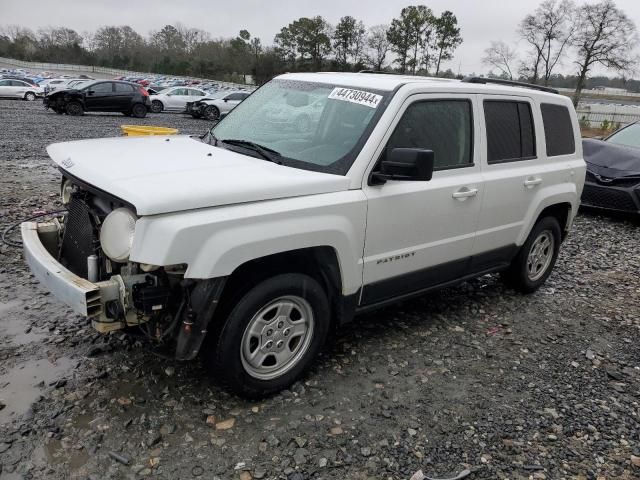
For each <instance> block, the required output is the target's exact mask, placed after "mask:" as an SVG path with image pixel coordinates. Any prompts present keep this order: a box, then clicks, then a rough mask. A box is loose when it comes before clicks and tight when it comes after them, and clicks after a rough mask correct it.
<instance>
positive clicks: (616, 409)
mask: <svg viewBox="0 0 640 480" xmlns="http://www.w3.org/2000/svg"><path fill="white" fill-rule="evenodd" d="M123 123H140V124H153V125H165V126H171V127H176V128H179V129H180V130H181V131H182V132H185V133H197V132H201V131H204V129H205V128H207V122H204V121H197V120H192V119H191V118H185V117H183V116H181V115H167V114H161V115H154V116H150V117H148V118H147V119H144V120H134V119H130V118H125V117H122V116H120V115H109V114H104V115H97V114H92V115H86V116H84V117H67V116H59V115H55V114H53V113H50V112H45V111H44V110H43V109H42V107H41V105H40V104H39V103H31V104H30V103H26V102H19V101H2V102H0V125H1V126H2V129H0V162H2V163H1V164H2V170H1V171H2V176H1V177H0V199H1V200H0V201H1V203H0V227H2V228H4V227H5V226H6V225H9V224H10V223H12V222H15V221H17V220H20V219H21V218H23V217H26V216H29V215H32V214H33V213H34V212H37V211H40V210H50V209H55V208H56V207H59V205H58V204H57V202H58V193H57V191H58V175H57V172H56V170H55V169H54V168H53V167H52V166H51V164H50V162H49V160H48V157H47V155H46V153H45V150H44V149H45V146H46V145H47V144H49V143H52V142H54V141H62V140H72V139H78V138H91V137H100V136H105V137H106V136H116V135H119V128H118V127H119V125H120V124H123ZM639 240H640V226H639V225H638V223H637V222H632V221H630V220H628V219H621V218H609V217H603V216H597V215H594V214H592V213H581V214H580V216H579V217H578V218H577V220H576V224H575V228H574V230H573V231H572V233H571V235H570V237H569V239H568V240H567V242H566V243H565V244H564V245H563V248H562V250H561V253H560V257H559V260H558V264H557V266H556V270H555V272H554V273H553V275H552V276H551V277H550V279H549V280H548V282H547V284H546V285H545V287H543V288H542V289H541V290H540V291H539V292H538V293H536V294H534V295H531V296H521V295H519V294H516V293H515V292H513V291H510V290H506V289H505V288H504V287H502V285H501V284H500V282H499V281H498V279H497V278H496V277H495V276H485V277H482V278H480V279H477V280H474V281H472V282H468V283H465V284H462V285H460V286H458V287H455V288H449V289H446V290H444V291H441V292H439V293H436V294H433V295H429V296H426V297H423V298H420V299H417V300H414V301H411V302H405V303H402V304H399V305H396V306H392V307H388V308H386V309H384V310H379V311H377V312H375V313H372V314H368V315H365V316H361V317H359V318H357V319H356V320H355V321H354V322H353V324H351V325H350V326H348V327H347V328H346V329H345V330H344V331H342V332H341V333H340V335H339V336H338V338H337V339H336V341H335V343H334V344H333V345H332V346H331V347H330V348H328V349H327V351H326V352H325V353H324V355H323V357H322V358H321V359H320V360H319V361H318V362H317V364H316V366H315V368H314V369H313V370H312V371H311V372H310V373H309V374H308V375H307V377H306V378H305V379H304V381H302V382H299V383H297V384H296V385H294V386H293V387H292V388H291V389H290V390H287V391H284V392H282V393H281V394H280V395H277V396H275V397H272V398H270V399H267V400H264V401H262V402H256V403H250V402H247V401H244V400H241V399H238V398H236V397H232V396H229V395H228V394H226V393H225V392H223V391H221V390H220V389H218V388H217V387H216V386H215V384H214V383H213V382H211V381H210V380H209V379H208V378H207V376H206V375H205V372H204V371H203V370H202V368H201V367H200V365H199V363H198V362H193V363H187V364H177V363H175V362H173V361H171V360H167V359H163V358H159V357H157V356H155V355H154V354H152V353H151V352H150V351H149V349H148V348H147V347H146V345H144V344H142V343H141V342H140V341H138V340H136V339H133V338H130V337H127V336H124V335H123V334H121V333H117V334H115V335H110V336H100V335H98V334H96V333H94V332H93V331H92V330H91V328H90V326H89V325H88V324H87V323H86V322H85V321H84V320H83V319H82V318H79V317H78V316H76V315H74V314H73V313H71V312H70V311H69V310H68V309H67V308H65V307H64V306H62V305H61V304H60V303H58V302H57V301H56V300H55V299H53V298H52V297H51V296H50V295H48V294H47V292H45V291H44V290H43V289H42V288H41V287H39V285H38V284H37V282H36V281H35V280H34V279H33V277H31V276H30V275H29V273H28V270H27V268H26V267H25V265H24V262H23V259H22V257H21V254H20V251H19V250H16V249H12V248H7V247H5V246H0V317H1V321H0V398H2V399H3V400H2V402H3V403H2V405H4V408H3V409H1V410H0V471H1V472H2V473H0V479H2V480H5V479H18V478H34V479H35V478H38V479H40V478H46V479H68V478H72V479H87V478H89V479H128V478H131V479H136V478H141V477H147V476H148V477H151V478H162V479H191V478H203V479H241V480H248V479H252V478H273V479H276V478H278V479H290V480H302V479H406V480H408V479H409V478H410V477H411V476H412V475H413V474H414V473H415V472H417V471H419V470H422V471H423V472H424V474H425V475H428V476H433V477H438V478H440V477H452V476H455V475H456V474H457V473H460V472H461V471H463V470H465V469H468V470H470V471H471V474H470V475H469V476H468V477H467V478H471V479H496V478H505V479H506V478H509V479H528V478H534V479H542V478H549V479H561V478H567V479H568V478H575V479H611V478H620V479H632V478H639V477H640V425H639V418H640V404H639V403H638V402H639V401H640V395H639V392H640V390H639V388H640V356H639V355H638V354H639V348H638V346H637V345H638V343H637V338H638V329H639V327H640V317H639V313H640V275H639V273H640V259H639V257H638V254H637V252H638V242H639ZM0 408H2V407H1V406H0Z"/></svg>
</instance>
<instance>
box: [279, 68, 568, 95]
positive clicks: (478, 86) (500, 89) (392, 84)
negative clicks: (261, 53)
mask: <svg viewBox="0 0 640 480" xmlns="http://www.w3.org/2000/svg"><path fill="white" fill-rule="evenodd" d="M277 78H278V79H283V80H300V81H306V82H318V83H329V84H335V85H342V86H345V87H352V88H368V89H372V90H382V91H392V90H394V89H396V88H397V87H400V86H402V85H407V84H415V85H421V86H424V87H425V89H428V90H433V91H434V92H443V91H447V92H451V93H454V92H459V93H486V94H509V95H522V94H523V93H526V94H527V95H531V96H534V95H535V96H553V97H556V98H557V96H558V95H557V94H553V93H547V92H542V91H537V90H533V89H528V88H524V87H517V86H507V85H498V84H490V83H487V84H482V83H467V82H461V81H460V80H457V79H450V78H436V77H422V76H418V75H395V74H384V73H351V72H319V73H287V74H284V75H280V76H279V77H277Z"/></svg>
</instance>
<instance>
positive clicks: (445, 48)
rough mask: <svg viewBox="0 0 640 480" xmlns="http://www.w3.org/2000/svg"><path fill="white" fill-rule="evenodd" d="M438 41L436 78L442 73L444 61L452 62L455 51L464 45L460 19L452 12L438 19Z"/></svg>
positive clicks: (444, 13)
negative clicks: (459, 24) (441, 68)
mask: <svg viewBox="0 0 640 480" xmlns="http://www.w3.org/2000/svg"><path fill="white" fill-rule="evenodd" d="M435 23H436V39H435V45H436V48H437V50H438V59H437V62H436V76H437V75H438V74H439V73H440V66H441V63H442V61H443V60H451V59H452V58H453V51H454V50H455V49H456V48H458V47H459V46H460V44H461V43H462V37H461V36H460V27H458V19H457V18H456V16H455V15H454V14H453V13H452V12H450V11H448V10H447V11H445V12H442V15H440V17H438V18H437V19H436V22H435Z"/></svg>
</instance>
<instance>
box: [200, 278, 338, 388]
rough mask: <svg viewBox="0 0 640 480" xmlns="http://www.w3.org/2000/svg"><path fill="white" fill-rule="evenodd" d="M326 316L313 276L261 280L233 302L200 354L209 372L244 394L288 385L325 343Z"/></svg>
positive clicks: (326, 303) (326, 304) (322, 296)
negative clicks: (211, 338)
mask: <svg viewBox="0 0 640 480" xmlns="http://www.w3.org/2000/svg"><path fill="white" fill-rule="evenodd" d="M329 315H330V313H329V301H328V299H327V295H326V293H325V291H324V289H323V288H322V287H321V286H320V284H319V283H318V282H317V281H316V280H314V279H313V278H311V277H309V276H307V275H303V274H298V273H290V274H282V275H277V276H275V277H272V278H269V279H267V280H264V281H263V282H261V283H259V284H258V285H256V286H255V287H253V288H251V289H250V290H249V291H248V292H247V293H246V294H245V295H244V296H243V297H242V298H241V299H240V300H239V301H238V302H237V303H236V304H235V306H234V307H233V309H232V310H231V312H230V313H229V315H228V316H227V318H226V319H225V320H224V323H223V324H222V325H221V328H219V330H218V333H217V335H216V337H215V341H214V342H212V344H213V345H212V349H211V350H210V351H208V352H206V353H205V356H206V358H205V361H206V363H207V364H208V367H209V370H210V372H211V375H212V376H213V377H214V378H216V379H217V380H219V381H220V382H221V383H222V384H223V385H225V386H226V387H228V388H230V389H231V390H233V391H235V392H236V393H238V394H239V395H242V396H245V397H249V398H259V397H263V396H265V395H269V394H272V393H275V392H278V391H280V390H282V389H284V388H286V387H288V386H289V385H291V384H292V383H294V382H295V381H296V380H297V379H298V378H300V376H301V375H302V374H303V373H304V372H305V370H307V368H309V366H310V365H311V362H312V361H313V360H314V358H315V357H316V356H317V354H318V353H319V351H320V349H321V348H322V346H323V345H324V342H325V340H326V338H327V333H328V331H329V320H330V318H329Z"/></svg>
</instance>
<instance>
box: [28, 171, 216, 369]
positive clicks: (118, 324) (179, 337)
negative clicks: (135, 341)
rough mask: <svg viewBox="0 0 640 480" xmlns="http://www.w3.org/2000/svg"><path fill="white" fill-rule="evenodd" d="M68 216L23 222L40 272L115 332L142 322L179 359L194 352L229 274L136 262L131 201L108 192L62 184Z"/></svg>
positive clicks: (59, 293) (97, 324)
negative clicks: (212, 275) (203, 276)
mask: <svg viewBox="0 0 640 480" xmlns="http://www.w3.org/2000/svg"><path fill="white" fill-rule="evenodd" d="M62 197H63V203H64V204H65V206H66V207H67V212H68V213H67V214H66V215H65V216H64V217H60V218H56V219H54V220H52V221H48V222H40V223H35V222H26V223H23V224H22V238H23V245H24V253H25V258H26V260H27V263H28V264H29V266H30V268H31V271H32V272H33V274H34V275H35V276H36V277H37V278H38V279H39V280H40V281H41V282H42V283H43V284H44V285H45V286H46V287H47V288H48V289H49V290H50V291H51V292H52V293H53V294H54V295H55V296H56V297H58V298H59V299H60V300H62V301H63V302H64V303H66V304H67V305H68V306H70V307H71V308H72V309H73V310H74V311H75V312H76V313H78V314H80V315H83V316H86V317H88V318H90V319H91V323H92V325H93V327H94V328H95V329H96V330H97V331H99V332H101V333H108V332H111V331H114V330H121V329H126V328H131V327H136V328H137V329H139V331H141V332H142V333H144V335H145V336H146V337H148V338H149V339H150V340H151V341H153V342H154V343H155V344H158V345H163V346H166V347H171V348H172V349H173V350H175V356H176V358H178V359H180V360H189V359H192V358H194V357H195V356H196V355H197V353H198V351H199V349H200V346H201V344H202V342H203V340H204V338H205V336H206V333H207V327H208V323H209V321H210V319H211V318H212V317H213V314H214V312H215V309H216V306H217V304H218V300H219V298H220V295H221V293H222V289H223V287H224V283H225V279H224V278H216V279H208V280H202V281H196V280H190V279H185V278H184V273H185V271H186V265H170V266H155V265H147V264H141V263H136V262H132V261H130V260H129V252H130V250H131V243H132V239H133V233H134V231H135V220H136V217H135V212H134V210H133V208H132V207H131V206H130V205H127V204H125V203H124V202H122V201H120V200H118V199H115V198H110V197H109V196H108V195H106V194H101V193H100V192H98V193H95V192H90V191H88V190H85V189H81V188H79V187H78V186H76V185H75V184H74V183H72V182H71V181H70V180H64V181H63V184H62Z"/></svg>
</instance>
